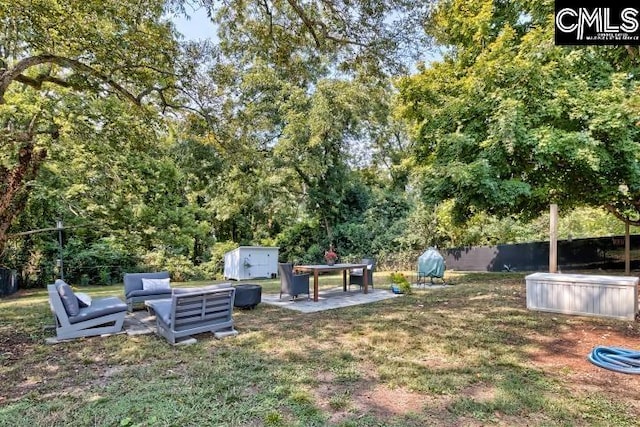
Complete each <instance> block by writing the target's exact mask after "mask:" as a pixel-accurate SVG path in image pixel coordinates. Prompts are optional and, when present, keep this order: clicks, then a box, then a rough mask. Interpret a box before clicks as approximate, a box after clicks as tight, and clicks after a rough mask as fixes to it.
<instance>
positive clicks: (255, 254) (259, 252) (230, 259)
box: [224, 246, 280, 280]
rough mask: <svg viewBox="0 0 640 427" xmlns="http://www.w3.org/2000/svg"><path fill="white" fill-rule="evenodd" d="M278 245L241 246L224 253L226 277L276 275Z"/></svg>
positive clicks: (252, 277) (238, 278)
mask: <svg viewBox="0 0 640 427" xmlns="http://www.w3.org/2000/svg"><path fill="white" fill-rule="evenodd" d="M278 249H280V248H278V247H265V246H240V247H238V248H236V249H234V250H232V251H229V252H227V253H226V254H224V278H225V279H233V280H246V279H255V278H258V277H266V278H271V277H276V275H277V273H278Z"/></svg>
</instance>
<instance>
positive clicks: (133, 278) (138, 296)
mask: <svg viewBox="0 0 640 427" xmlns="http://www.w3.org/2000/svg"><path fill="white" fill-rule="evenodd" d="M168 278H169V272H168V271H160V272H157V273H126V274H125V275H124V279H123V281H124V297H125V299H126V303H127V310H129V311H133V305H134V304H136V303H144V302H145V301H149V300H154V299H166V298H171V289H168V290H164V291H145V290H143V289H142V279H168Z"/></svg>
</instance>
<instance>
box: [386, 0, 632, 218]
mask: <svg viewBox="0 0 640 427" xmlns="http://www.w3.org/2000/svg"><path fill="white" fill-rule="evenodd" d="M431 24H432V25H431V27H430V28H431V31H432V34H433V35H434V37H436V39H437V40H438V41H439V42H440V43H442V44H443V45H444V46H445V47H446V49H445V52H446V53H445V54H444V57H443V58H442V60H440V61H437V62H435V63H432V64H431V66H429V67H424V68H423V69H422V70H421V72H420V73H418V74H417V75H415V76H413V77H411V78H407V79H404V80H403V81H401V82H400V83H399V85H398V87H399V89H400V92H401V98H400V99H401V102H400V106H399V109H400V111H401V113H402V114H403V115H404V117H405V118H406V119H407V120H408V121H409V122H410V123H411V124H412V127H413V131H414V136H415V138H416V150H415V158H416V163H417V164H418V165H419V174H418V175H419V177H420V178H419V179H420V182H421V187H422V189H423V194H424V195H425V198H426V200H428V201H430V202H436V201H441V200H445V199H452V200H453V212H454V214H455V216H456V218H457V219H458V220H464V219H467V218H469V217H471V216H472V215H473V214H474V213H475V212H479V211H486V212H488V213H491V214H497V215H502V216H504V215H508V214H521V215H523V216H525V217H533V216H536V215H537V214H539V213H540V212H542V211H544V210H545V209H546V208H547V206H548V204H549V203H558V204H559V205H561V206H563V207H567V208H569V207H572V206H577V205H582V204H587V205H593V206H605V207H607V208H609V209H610V210H612V211H613V212H615V213H616V214H617V215H619V216H620V217H621V218H623V219H625V220H628V221H632V220H634V219H635V220H637V219H638V218H639V216H638V215H639V214H640V209H639V208H640V168H639V166H638V160H639V156H640V146H639V145H638V141H639V138H640V128H639V127H638V125H637V124H638V122H639V121H640V109H638V99H639V98H638V94H639V93H638V83H639V79H640V73H639V71H640V69H639V65H640V62H639V61H638V58H637V57H635V58H634V57H631V56H630V55H628V54H627V51H626V50H625V48H624V47H558V46H555V45H554V42H553V27H554V25H553V8H552V2H549V1H514V2H496V1H489V0H474V1H462V0H452V1H443V2H441V3H440V5H439V8H438V9H437V11H436V13H435V14H434V16H433V20H432V21H431ZM636 222H637V221H636Z"/></svg>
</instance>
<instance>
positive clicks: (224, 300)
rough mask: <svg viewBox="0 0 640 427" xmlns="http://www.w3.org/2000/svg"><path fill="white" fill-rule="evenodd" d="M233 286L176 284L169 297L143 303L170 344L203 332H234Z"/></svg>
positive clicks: (232, 333) (231, 333)
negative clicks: (195, 286) (179, 285)
mask: <svg viewBox="0 0 640 427" xmlns="http://www.w3.org/2000/svg"><path fill="white" fill-rule="evenodd" d="M235 294H236V289H235V288H234V287H232V286H231V285H230V284H219V285H211V286H204V287H201V288H175V289H173V291H172V294H171V296H170V299H163V300H154V301H149V302H147V303H146V304H147V305H148V306H149V308H150V309H151V310H152V311H153V312H154V313H155V315H156V332H157V333H158V335H161V336H163V337H165V338H166V339H167V341H169V342H170V343H171V344H176V342H177V341H178V340H179V339H180V338H183V337H187V336H191V335H195V334H199V333H202V332H212V333H220V334H221V335H225V336H226V335H235V334H237V332H236V331H235V330H234V329H233V318H232V315H233V302H234V299H235Z"/></svg>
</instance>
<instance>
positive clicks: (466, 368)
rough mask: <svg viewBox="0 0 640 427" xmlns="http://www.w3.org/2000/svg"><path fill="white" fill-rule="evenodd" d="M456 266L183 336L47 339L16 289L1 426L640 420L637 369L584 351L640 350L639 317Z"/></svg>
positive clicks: (109, 291) (264, 308)
mask: <svg viewBox="0 0 640 427" xmlns="http://www.w3.org/2000/svg"><path fill="white" fill-rule="evenodd" d="M448 277H449V278H450V280H451V281H452V282H454V283H455V285H454V286H452V287H449V288H446V289H425V290H418V291H415V292H414V293H413V294H412V295H406V296H402V297H400V298H394V299H390V300H385V301H381V302H377V303H373V304H367V305H362V306H356V307H349V308H343V309H338V310H330V311H325V312H320V313H314V314H301V313H298V312H294V311H289V310H285V309H280V308H276V307H272V306H268V305H265V304H260V305H259V306H258V308H257V309H256V310H252V311H239V310H236V311H235V312H234V318H235V320H236V329H237V330H238V331H239V335H238V336H237V337H235V338H229V339H224V340H216V339H215V338H213V336H211V335H206V334H203V335H199V336H198V337H197V338H198V343H197V344H195V345H191V346H178V347H172V346H170V345H169V344H167V342H166V341H165V340H164V339H162V338H159V337H158V336H155V335H141V336H134V337H130V336H127V335H126V334H124V335H117V336H111V337H95V338H87V339H81V340H76V341H73V342H67V343H61V344H57V345H46V344H45V343H44V340H45V338H46V337H49V336H53V335H54V332H52V331H50V330H49V331H44V330H43V325H45V324H49V323H51V322H52V321H51V315H50V312H49V307H48V302H47V297H46V291H45V290H33V291H29V290H27V291H21V292H20V293H19V294H18V295H17V296H14V297H11V298H5V299H3V300H0V366H1V367H0V380H1V382H0V425H11V426H30V427H33V426H66V425H73V426H134V425H135V426H138V425H141V426H304V427H307V426H325V425H332V426H334V425H335V426H429V425H434V426H441V425H452V426H481V425H501V426H515V425H529V426H531V425H535V426H537V425H539V426H555V425H561V426H574V425H577V426H593V425H596V426H637V425H638V423H639V421H638V420H640V378H638V377H639V376H633V375H624V374H618V373H615V372H611V371H607V370H604V369H601V368H598V367H595V366H594V365H591V364H590V363H589V362H588V361H586V356H587V354H588V352H589V351H590V350H591V348H593V346H595V345H599V344H600V345H621V346H625V347H629V348H635V349H640V326H639V324H638V323H637V322H625V321H617V320H608V319H597V318H587V317H575V316H563V315H557V314H545V313H538V312H529V311H527V310H526V307H525V295H524V279H523V274H513V273H503V274H458V275H453V276H452V275H448ZM386 280H387V279H386V275H385V274H384V273H379V274H376V277H375V282H376V284H379V285H380V284H382V283H388V282H386ZM260 283H261V284H262V285H263V292H265V293H266V292H277V290H278V282H277V281H261V282H260ZM321 283H322V285H323V286H327V287H329V286H331V287H333V286H337V285H339V283H340V278H339V277H338V276H333V277H323V278H322V279H321ZM185 285H186V284H185ZM189 285H190V286H193V285H194V284H193V283H190V284H189ZM380 286H381V285H380ZM82 291H84V292H88V293H89V294H91V295H92V296H94V297H99V296H104V295H120V296H122V287H121V286H118V287H116V286H111V287H100V288H82Z"/></svg>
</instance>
